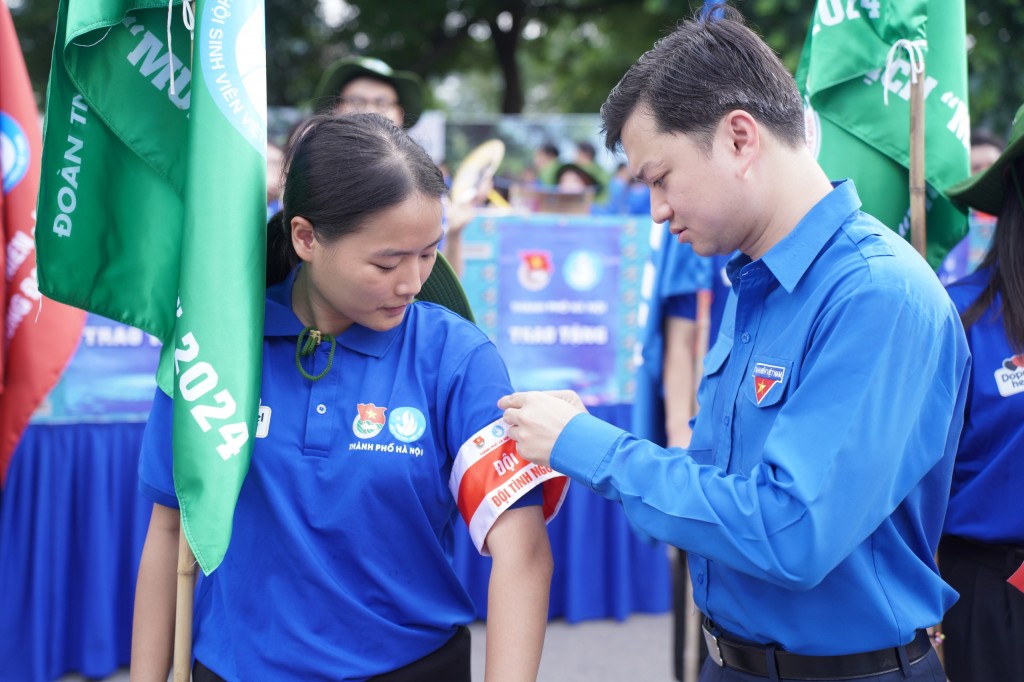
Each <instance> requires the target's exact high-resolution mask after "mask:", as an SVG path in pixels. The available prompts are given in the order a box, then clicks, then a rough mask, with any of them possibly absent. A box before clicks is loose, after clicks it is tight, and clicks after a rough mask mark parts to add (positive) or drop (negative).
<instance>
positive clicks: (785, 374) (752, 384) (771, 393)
mask: <svg viewBox="0 0 1024 682" xmlns="http://www.w3.org/2000/svg"><path fill="white" fill-rule="evenodd" d="M792 378H793V361H792V360H785V359H783V358H776V357H772V356H769V355H755V356H754V357H753V358H752V359H751V362H750V367H749V369H748V370H747V375H746V376H745V377H743V394H744V395H746V396H747V399H748V400H749V401H750V403H751V404H752V405H753V406H754V407H757V408H760V409H764V408H767V407H773V406H775V405H778V404H779V403H780V402H782V400H783V398H785V396H786V393H787V389H788V388H789V384H790V381H791V380H792Z"/></svg>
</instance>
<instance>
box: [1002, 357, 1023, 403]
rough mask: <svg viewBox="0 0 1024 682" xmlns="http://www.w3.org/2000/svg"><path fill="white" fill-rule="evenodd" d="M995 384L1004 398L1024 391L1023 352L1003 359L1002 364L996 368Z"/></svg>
mask: <svg viewBox="0 0 1024 682" xmlns="http://www.w3.org/2000/svg"><path fill="white" fill-rule="evenodd" d="M996 386H998V387H999V395H1001V396H1003V397H1004V398H1009V397H1010V396H1011V395H1016V394H1018V393H1024V354H1021V355H1014V356H1013V357H1012V358H1006V359H1005V360H1003V366H1002V367H1000V368H999V369H997V370H996Z"/></svg>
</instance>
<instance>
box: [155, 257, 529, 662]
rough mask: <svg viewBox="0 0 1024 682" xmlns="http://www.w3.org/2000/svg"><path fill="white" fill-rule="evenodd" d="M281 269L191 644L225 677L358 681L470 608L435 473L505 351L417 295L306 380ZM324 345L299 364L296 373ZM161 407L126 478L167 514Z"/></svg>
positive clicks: (488, 415)
mask: <svg viewBox="0 0 1024 682" xmlns="http://www.w3.org/2000/svg"><path fill="white" fill-rule="evenodd" d="M294 275H295V273H294V272H293V273H292V274H291V276H289V278H288V279H287V280H286V281H285V282H283V283H282V284H279V285H277V286H275V287H272V288H270V289H268V291H267V301H266V322H265V338H264V344H263V353H264V360H263V383H262V388H261V406H260V418H259V423H258V429H257V437H256V439H255V448H254V451H253V457H252V463H251V466H250V469H249V473H248V475H247V476H246V479H245V482H244V484H243V486H242V490H241V494H240V496H239V499H238V506H237V508H236V510H235V517H234V527H233V532H232V538H231V545H230V548H229V549H228V552H227V555H226V556H225V558H224V562H223V564H222V565H221V566H220V568H218V569H217V570H216V571H214V573H213V574H212V575H210V576H209V577H205V578H203V579H202V580H201V582H200V585H199V589H198V593H197V597H196V611H195V646H194V653H195V656H196V658H197V659H198V660H200V661H202V662H203V663H204V664H205V665H206V666H207V667H209V668H210V669H212V670H213V671H215V672H216V673H218V674H219V675H220V676H221V677H223V678H225V679H226V680H229V681H233V680H268V679H272V680H303V681H307V680H362V679H365V678H367V677H370V676H372V675H378V674H381V673H384V672H388V671H390V670H394V669H396V668H399V667H401V666H403V665H405V664H407V663H410V662H412V661H414V660H416V659H418V658H421V657H423V656H425V655H426V654H428V653H430V652H432V651H434V650H436V649H437V648H439V647H440V646H442V645H443V644H444V643H445V642H446V641H447V640H448V639H449V638H450V637H451V636H452V635H453V634H454V632H455V630H456V628H457V626H458V625H460V624H465V623H469V622H471V621H472V620H473V619H474V618H475V616H476V609H475V607H474V604H473V602H472V600H471V599H470V597H469V595H468V594H467V593H466V591H465V590H464V589H463V587H462V585H461V583H460V581H459V578H458V575H457V574H456V572H455V571H454V570H453V568H452V563H451V562H452V553H453V542H454V535H453V529H454V527H455V524H456V516H457V513H458V512H457V508H456V504H455V500H454V499H453V497H452V493H451V492H450V490H449V486H448V478H449V474H450V472H451V469H452V462H453V456H454V455H455V453H456V452H457V451H458V449H459V447H460V446H462V445H463V444H464V443H465V442H466V441H467V440H468V439H469V438H470V437H471V436H472V435H473V434H474V433H475V432H476V431H478V430H479V429H482V428H483V427H485V426H486V425H487V424H489V423H491V422H493V421H494V420H496V419H498V418H499V417H501V414H502V413H501V411H500V410H499V409H498V408H497V401H498V398H500V397H501V396H502V395H506V394H508V393H510V392H511V390H512V388H511V385H510V384H509V379H508V374H507V372H506V370H505V365H504V363H503V362H502V361H501V358H500V357H499V356H498V353H497V351H496V349H495V347H494V345H493V344H492V343H491V342H490V341H489V340H488V339H487V337H486V336H485V335H484V334H483V333H482V332H481V331H480V330H479V329H478V328H477V327H475V326H474V325H472V324H470V323H468V322H466V321H465V320H463V319H462V318H461V317H459V316H457V315H455V314H454V313H452V312H450V311H448V310H447V309H445V308H443V307H440V306H436V305H433V304H430V303H423V302H418V303H416V304H414V305H412V306H410V308H409V309H408V310H407V312H406V315H405V318H404V320H403V322H402V323H401V324H400V325H399V326H398V327H396V328H394V329H392V330H390V331H386V332H377V331H372V330H369V329H366V328H365V327H361V326H358V325H353V326H352V327H350V328H349V329H348V330H346V331H345V332H344V333H343V334H341V335H340V336H339V337H338V339H337V349H336V351H335V355H334V359H333V364H332V366H331V370H330V371H329V372H328V373H327V375H326V376H325V377H323V378H322V379H320V380H319V381H309V380H307V379H305V378H303V377H302V375H301V374H300V373H299V371H298V369H297V368H296V366H295V344H296V337H297V336H298V334H299V332H300V331H301V330H302V328H303V325H302V323H301V322H299V320H298V319H297V318H296V317H295V314H294V313H293V312H292V310H291V306H290V298H291V285H292V282H293V281H294ZM329 348H330V344H329V343H321V344H320V346H319V347H318V348H317V349H316V351H315V353H314V354H313V355H311V356H308V357H305V358H303V363H304V366H305V369H306V371H307V372H309V373H310V374H313V375H314V376H315V375H316V374H318V373H320V371H321V370H322V369H323V368H324V367H325V366H326V363H327V360H328V353H329ZM171 412H172V404H171V400H170V399H169V398H167V396H165V395H163V394H162V393H161V392H159V391H158V392H157V397H156V400H155V402H154V405H153V411H152V415H151V417H150V422H149V425H148V426H147V430H146V435H145V440H144V444H143V453H142V458H141V461H140V465H139V477H140V486H141V489H142V491H143V493H144V494H146V495H147V496H148V497H149V498H150V499H152V500H153V501H154V502H157V503H160V504H162V505H166V506H169V507H174V508H176V507H177V506H178V505H177V501H176V499H175V496H174V486H173V474H172V467H171V447H170V445H171ZM539 490H540V489H539V488H537V489H536V490H535V491H534V492H535V494H534V492H531V494H530V495H529V496H528V498H527V499H529V500H531V501H532V503H539V502H540V493H539ZM460 532H465V530H461V531H460Z"/></svg>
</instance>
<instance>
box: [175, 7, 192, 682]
mask: <svg viewBox="0 0 1024 682" xmlns="http://www.w3.org/2000/svg"><path fill="white" fill-rule="evenodd" d="M188 4H189V7H190V9H191V10H192V12H191V14H192V17H193V19H192V21H193V22H194V21H195V12H196V3H195V0H190V1H189V2H188ZM182 11H184V7H182ZM185 21H186V27H187V28H188V29H189V33H191V38H192V40H191V43H190V44H189V50H188V54H189V66H192V62H193V61H194V58H195V52H196V34H195V31H194V30H193V28H194V27H192V26H188V19H187V18H186V20H185ZM195 589H196V558H195V556H194V555H193V554H192V548H191V547H189V544H188V539H187V538H186V537H185V523H184V522H183V521H181V520H180V519H179V522H178V589H177V593H176V598H175V608H174V659H173V668H172V671H173V679H174V682H189V680H191V679H192V600H193V598H194V595H195Z"/></svg>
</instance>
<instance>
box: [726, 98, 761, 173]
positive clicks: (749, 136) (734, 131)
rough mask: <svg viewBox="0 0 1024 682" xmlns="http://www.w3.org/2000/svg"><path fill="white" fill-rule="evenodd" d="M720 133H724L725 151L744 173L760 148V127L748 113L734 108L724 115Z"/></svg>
mask: <svg viewBox="0 0 1024 682" xmlns="http://www.w3.org/2000/svg"><path fill="white" fill-rule="evenodd" d="M722 134H723V135H725V139H726V143H727V153H728V154H729V155H730V156H731V157H733V158H734V159H735V160H736V161H737V162H739V164H740V168H741V170H742V172H743V173H744V174H745V173H746V170H747V169H748V168H749V167H750V164H751V163H753V161H754V159H755V158H756V157H757V155H758V153H759V152H760V150H761V127H760V126H759V125H758V124H757V121H755V120H754V117H753V116H751V115H750V114H749V113H747V112H746V111H744V110H742V109H735V110H733V111H730V112H729V113H728V114H726V115H725V118H724V119H723V121H722Z"/></svg>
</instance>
